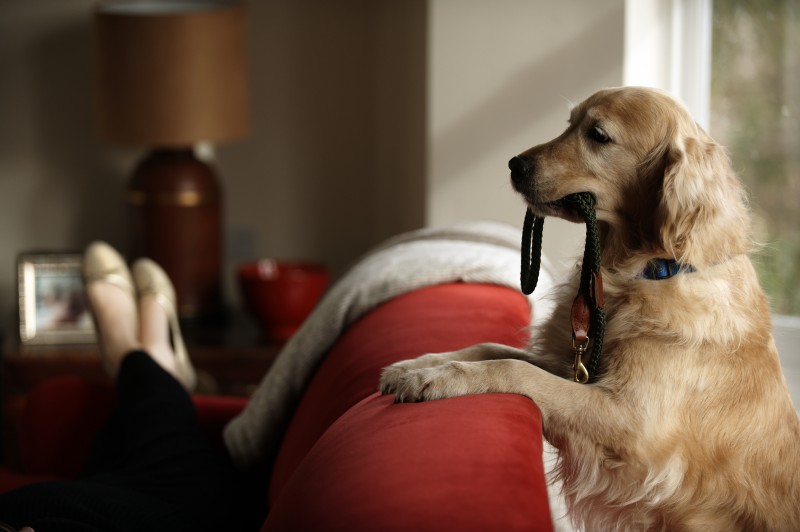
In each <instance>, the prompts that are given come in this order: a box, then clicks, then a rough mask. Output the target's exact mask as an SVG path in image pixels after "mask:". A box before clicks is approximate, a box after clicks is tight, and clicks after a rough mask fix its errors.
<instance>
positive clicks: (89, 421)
mask: <svg viewBox="0 0 800 532" xmlns="http://www.w3.org/2000/svg"><path fill="white" fill-rule="evenodd" d="M192 400H193V402H194V405H195V410H196V411H197V417H198V422H199V424H200V427H201V429H202V430H203V431H204V432H205V433H206V434H207V435H209V436H210V437H211V438H213V440H214V441H215V442H216V443H217V444H218V445H219V446H220V448H222V447H223V442H222V428H223V427H224V426H225V424H226V423H227V422H228V421H229V420H230V419H231V418H233V417H234V416H235V415H237V414H238V413H239V412H241V411H242V409H243V408H244V406H245V405H246V404H247V398H245V397H220V396H210V395H209V396H205V395H194V396H192ZM115 404H116V393H115V391H114V389H113V387H111V386H104V385H98V384H92V383H90V382H88V381H86V380H84V379H81V378H78V377H55V378H52V379H48V380H46V381H44V382H42V383H41V384H39V385H38V386H37V387H35V388H34V389H33V390H31V392H30V393H29V394H28V397H27V401H26V402H25V407H24V411H23V414H22V416H21V426H19V427H17V430H18V431H19V453H20V462H21V471H12V470H10V469H9V468H7V467H3V468H0V493H2V492H5V491H8V490H10V489H13V488H16V487H18V486H21V485H24V484H27V483H30V482H34V481H39V480H47V479H55V478H72V477H74V476H76V475H77V474H78V473H79V472H80V470H81V468H82V466H83V463H84V462H85V460H86V456H87V454H88V452H89V448H90V446H91V442H92V440H93V438H94V435H95V433H96V432H97V430H98V429H99V428H100V426H101V425H102V423H103V422H104V420H105V419H106V418H107V417H108V415H109V414H110V413H111V410H112V409H113V407H114V405H115Z"/></svg>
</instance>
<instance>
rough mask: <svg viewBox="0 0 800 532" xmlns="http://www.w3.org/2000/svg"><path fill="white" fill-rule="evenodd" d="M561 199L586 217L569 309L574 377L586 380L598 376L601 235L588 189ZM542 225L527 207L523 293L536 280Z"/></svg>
mask: <svg viewBox="0 0 800 532" xmlns="http://www.w3.org/2000/svg"><path fill="white" fill-rule="evenodd" d="M561 202H562V205H564V206H565V207H568V208H570V209H572V210H575V211H577V212H578V213H580V214H581V216H582V217H583V218H584V220H585V221H586V246H585V248H584V252H583V264H582V266H581V278H580V286H579V289H578V295H577V296H576V297H575V301H574V302H573V304H572V312H571V320H572V337H573V340H572V343H573V351H574V353H575V363H574V365H573V370H574V372H575V380H576V381H577V382H581V383H585V382H588V381H589V380H594V379H596V378H597V370H598V366H599V363H600V355H601V354H602V351H603V336H604V334H605V325H606V320H605V313H604V312H603V280H602V276H601V275H600V235H599V233H598V231H597V216H596V213H595V200H594V196H592V195H591V194H589V193H588V192H581V193H577V194H570V195H569V196H566V197H564V198H563V199H562V200H561ZM543 228H544V218H537V217H536V216H535V215H534V214H533V213H532V212H531V210H530V209H528V210H527V212H526V213H525V222H524V223H523V226H522V268H521V273H520V284H521V286H522V292H523V293H524V294H531V293H533V291H534V289H535V288H536V284H537V283H538V281H539V268H540V266H541V255H542V232H543ZM590 339H591V340H590ZM590 343H591V349H590V348H589V344H590ZM587 351H591V357H590V359H589V367H588V369H587V368H586V367H585V366H584V364H583V356H584V353H585V352H587Z"/></svg>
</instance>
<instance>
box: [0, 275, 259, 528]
mask: <svg viewBox="0 0 800 532" xmlns="http://www.w3.org/2000/svg"><path fill="white" fill-rule="evenodd" d="M118 277H119V276H117V275H115V276H114V278H115V279H117V278H118ZM122 277H124V276H122ZM109 278H111V277H110V276H109ZM124 284H125V283H118V282H103V281H102V280H94V281H92V282H90V283H87V296H88V299H89V303H90V306H91V308H92V310H93V313H94V317H95V322H96V325H97V328H98V332H99V338H100V348H101V352H102V353H103V357H104V363H105V366H106V368H107V369H108V370H109V371H110V373H111V374H112V375H114V376H116V378H117V383H118V404H117V407H116V409H115V411H114V413H113V414H112V415H111V417H110V419H109V420H108V422H107V423H106V425H105V426H104V428H103V429H102V430H101V432H100V433H99V434H98V436H97V439H96V440H95V445H94V446H93V450H92V453H91V455H90V457H89V459H88V460H87V464H86V469H85V472H84V475H83V476H82V479H81V480H78V481H73V482H57V483H41V484H36V485H30V486H26V487H23V488H21V489H20V490H16V491H15V492H10V493H9V494H6V495H4V496H2V497H0V516H1V517H0V520H3V519H5V520H7V521H8V523H9V524H11V525H13V526H17V527H21V526H23V525H31V526H33V527H34V529H36V530H37V532H42V531H44V532H46V530H48V529H56V530H66V529H74V530H144V529H165V530H218V529H232V530H233V529H238V528H237V527H238V526H239V525H240V524H241V523H243V522H245V521H239V519H244V518H245V515H246V511H247V510H248V509H247V508H246V507H243V506H241V501H243V500H245V499H251V498H252V497H251V496H249V495H251V493H250V492H248V491H247V490H248V489H249V487H247V486H245V485H244V483H243V482H242V479H241V478H240V477H239V475H238V474H237V473H236V472H235V471H234V469H233V467H232V466H231V465H230V464H229V463H228V460H227V457H225V456H224V455H223V454H222V453H221V452H218V451H217V449H216V448H214V446H213V445H212V444H211V443H210V442H208V441H207V440H206V438H205V437H204V435H203V434H202V432H201V431H200V429H199V427H198V426H197V421H196V417H195V412H194V407H193V404H192V402H191V398H190V396H189V395H188V393H187V391H186V388H184V386H183V385H182V384H181V383H180V382H178V380H176V378H175V376H176V368H175V364H174V356H172V357H171V356H170V355H171V354H172V353H171V345H170V332H169V327H168V325H167V317H166V314H165V310H164V307H163V306H161V305H160V304H158V301H157V298H156V297H155V296H154V297H153V300H148V297H144V298H142V300H141V301H140V302H139V303H140V304H139V309H138V312H137V308H136V301H135V299H134V298H133V293H132V291H131V290H126V289H125V287H124ZM140 318H141V319H140ZM139 324H141V330H137V329H139ZM148 353H150V354H148ZM151 355H152V356H151ZM237 503H239V506H240V507H238V508H237V507H236V506H237ZM247 513H249V512H247ZM67 524H69V527H70V528H66V527H67ZM248 524H252V525H254V526H255V528H257V526H258V521H250V522H249V523H248ZM48 527H50V528H48Z"/></svg>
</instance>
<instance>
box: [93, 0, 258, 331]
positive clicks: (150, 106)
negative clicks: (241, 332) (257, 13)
mask: <svg viewBox="0 0 800 532" xmlns="http://www.w3.org/2000/svg"><path fill="white" fill-rule="evenodd" d="M95 29H96V36H97V130H98V132H99V135H100V137H101V138H102V139H103V140H106V141H109V142H111V143H115V144H120V145H129V146H136V147H144V148H147V149H149V150H150V151H149V153H148V154H147V155H146V156H145V157H144V158H143V160H142V161H141V162H140V163H139V164H138V165H137V167H136V168H135V170H134V172H133V175H132V177H131V178H130V181H129V182H128V188H127V209H128V211H129V213H128V215H129V238H130V241H129V246H130V249H129V257H130V258H131V259H134V258H137V257H140V256H147V257H150V258H151V259H153V260H155V261H156V262H158V263H159V264H161V266H162V267H163V268H164V270H165V271H166V272H167V273H168V274H169V276H170V278H171V279H172V282H173V284H174V285H175V291H176V293H177V299H178V314H179V317H180V318H182V319H184V320H194V319H201V320H202V319H206V318H210V319H216V318H219V317H221V316H223V315H224V310H223V305H222V289H221V272H222V267H221V264H222V253H223V248H222V223H221V213H222V191H221V187H220V184H219V182H218V180H217V178H216V176H215V172H214V170H213V169H212V168H211V167H210V166H209V165H208V164H207V163H206V162H204V161H202V160H200V159H199V158H198V157H197V156H196V153H195V149H196V147H197V146H198V144H200V143H218V142H225V141H231V140H235V139H238V138H241V137H243V136H245V135H246V134H247V133H248V132H249V126H250V124H249V114H248V103H249V102H248V100H249V98H248V81H247V64H246V63H247V58H246V52H245V47H246V42H245V40H246V30H245V8H244V6H243V4H240V3H230V2H213V1H167V2H154V1H149V2H136V1H125V2H111V3H107V4H101V5H100V6H98V7H97V8H96V11H95Z"/></svg>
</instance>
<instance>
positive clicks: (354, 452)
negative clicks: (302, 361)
mask: <svg viewBox="0 0 800 532" xmlns="http://www.w3.org/2000/svg"><path fill="white" fill-rule="evenodd" d="M529 322H530V312H529V307H528V304H527V302H526V301H525V299H524V298H523V297H522V296H521V295H520V294H519V293H518V292H516V291H513V290H510V289H507V288H502V287H497V286H476V285H470V286H469V288H465V285H458V284H454V285H443V286H435V287H431V288H426V289H422V290H418V291H416V292H412V293H410V294H407V295H404V296H401V297H399V298H396V299H394V300H392V301H389V302H387V303H386V304H384V305H382V306H380V307H379V308H377V309H375V310H373V311H372V312H370V313H369V314H368V315H367V316H365V317H364V318H362V319H361V320H360V321H358V322H357V323H355V324H354V325H353V326H352V327H351V328H350V329H349V330H347V331H346V332H345V333H344V334H343V336H342V337H341V338H340V339H339V341H338V342H337V344H336V345H335V346H334V347H333V349H332V350H331V351H330V353H329V354H328V356H327V358H326V359H325V361H324V363H323V364H322V365H321V366H320V368H319V370H318V371H317V373H316V375H315V377H314V379H313V380H312V382H311V384H310V385H309V387H308V389H307V391H306V394H305V396H304V397H303V399H302V401H301V403H300V405H299V407H298V409H297V411H296V413H295V416H294V418H293V420H292V423H291V425H290V427H289V430H288V432H287V435H286V438H285V439H284V442H283V445H282V448H281V451H280V453H279V456H278V460H277V462H276V465H275V469H274V471H273V477H272V490H271V502H272V505H271V511H270V515H269V518H268V519H267V521H266V523H265V524H264V527H263V528H262V530H263V531H274V530H348V531H358V530H365V531H366V530H431V531H433V530H436V531H442V530H550V528H551V520H550V513H549V508H548V503H547V497H546V488H545V484H544V473H543V471H542V437H541V416H540V413H539V411H538V409H537V408H536V406H535V405H534V404H533V403H532V402H531V401H530V400H528V399H526V398H524V397H521V396H516V395H501V394H492V395H478V396H467V397H459V398H455V399H448V400H443V401H433V402H429V403H420V404H411V405H394V404H392V398H391V397H381V396H380V395H378V394H376V393H375V390H376V388H377V383H378V377H379V374H380V370H381V368H383V367H384V366H386V365H387V364H390V363H391V362H394V361H397V360H402V359H405V358H412V357H416V356H419V355H421V354H424V353H428V352H442V351H448V350H453V349H458V348H461V347H466V346H469V345H472V344H475V343H480V342H499V343H505V344H509V345H521V344H523V343H524V342H525V340H526V339H527V335H528V331H527V325H528V323H529Z"/></svg>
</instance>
